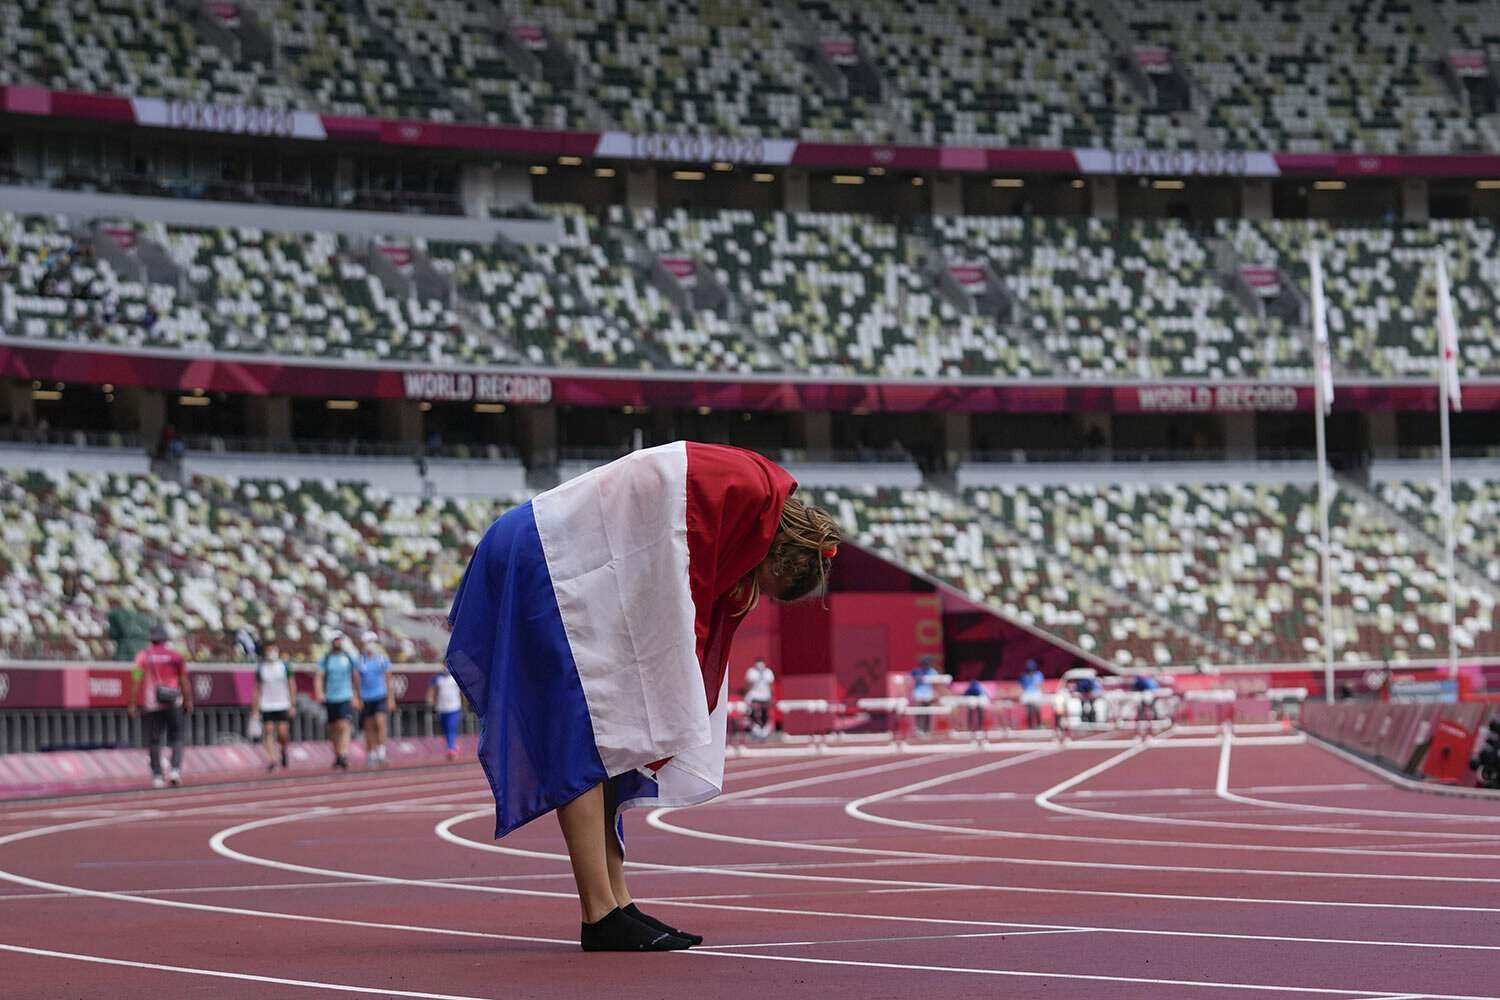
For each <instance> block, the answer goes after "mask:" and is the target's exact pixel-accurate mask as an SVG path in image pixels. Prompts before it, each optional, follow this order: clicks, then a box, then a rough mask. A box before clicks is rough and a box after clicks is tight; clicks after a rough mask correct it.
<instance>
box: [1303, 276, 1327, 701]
mask: <svg viewBox="0 0 1500 1000" xmlns="http://www.w3.org/2000/svg"><path fill="white" fill-rule="evenodd" d="M1308 265H1309V267H1310V268H1311V270H1312V292H1313V317H1312V321H1313V369H1314V370H1313V401H1314V409H1315V410H1316V413H1317V418H1318V424H1317V426H1318V532H1319V537H1320V538H1321V540H1322V548H1323V552H1322V555H1323V700H1324V701H1328V702H1332V701H1333V551H1332V549H1331V548H1330V546H1329V544H1328V434H1327V430H1326V429H1325V427H1324V426H1323V425H1324V421H1325V420H1326V418H1327V415H1328V410H1329V409H1330V407H1331V406H1332V404H1333V399H1332V396H1333V393H1332V392H1331V390H1332V388H1333V359H1332V358H1331V357H1330V356H1329V350H1328V325H1327V319H1326V317H1325V315H1324V305H1323V262H1322V260H1321V259H1320V258H1319V256H1318V251H1317V249H1316V248H1315V247H1314V248H1310V249H1309V250H1308Z"/></svg>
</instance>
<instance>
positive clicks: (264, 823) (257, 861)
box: [0, 757, 932, 899]
mask: <svg viewBox="0 0 1500 1000" xmlns="http://www.w3.org/2000/svg"><path fill="white" fill-rule="evenodd" d="M931 761H932V758H928V757H918V758H913V759H911V760H906V761H901V762H898V763H895V764H891V763H881V764H875V765H872V766H870V767H865V768H859V769H856V770H854V771H844V772H841V773H840V772H835V773H832V774H817V775H812V776H810V777H804V778H796V779H793V780H791V781H782V782H777V783H775V784H771V785H762V786H759V787H756V788H748V789H745V790H743V791H741V792H736V793H731V794H730V795H726V796H723V798H726V799H728V798H733V797H736V796H738V797H742V798H749V797H752V796H757V795H764V794H766V793H768V792H773V791H784V790H787V789H791V788H801V787H804V786H806V785H811V784H817V783H820V782H828V781H845V780H848V779H849V778H853V777H858V776H861V775H865V774H871V773H882V774H884V773H888V772H890V771H894V770H900V769H903V768H906V767H915V766H917V765H920V764H927V763H931ZM361 811H364V807H363V806H351V807H348V808H345V809H336V810H335V809H316V810H310V811H308V812H305V813H298V814H293V815H290V816H269V817H264V818H262V819H257V820H251V821H249V822H246V823H240V824H238V825H236V826H231V827H228V828H226V829H223V830H220V831H218V832H217V833H215V834H214V835H213V836H211V837H210V838H209V841H208V846H209V849H210V850H212V851H213V852H214V853H215V854H218V855H221V856H222V857H226V858H230V859H232V860H234V861H240V862H243V863H245V864H250V865H259V866H261V867H265V868H274V869H277V870H280V871H289V872H299V873H301V874H304V875H326V876H329V877H331V878H344V879H351V880H357V881H364V882H379V883H383V884H387V885H421V886H436V887H439V888H449V889H460V890H470V891H475V892H499V893H504V894H507V895H519V896H537V897H543V898H549V899H574V898H576V893H571V892H546V891H543V890H540V889H515V888H506V887H491V886H477V885H473V886H471V885H449V884H445V883H441V882H437V881H435V880H432V879H408V878H399V877H396V876H385V875H375V874H365V873H359V872H353V871H348V870H345V869H336V868H320V867H317V866H314V865H299V864H294V863H292V862H289V861H279V860H276V859H274V858H264V857H260V856H258V855H253V854H247V853H245V852H243V851H238V850H236V849H234V848H232V847H230V846H229V840H230V839H231V838H233V837H236V836H238V835H239V834H241V833H247V832H249V831H250V830H258V829H264V828H265V827H269V826H279V825H281V824H283V823H290V822H294V821H297V820H300V819H307V818H316V817H319V816H329V815H334V814H344V813H349V812H361ZM488 813H489V809H488V808H486V809H477V810H473V811H472V812H468V813H464V814H463V817H464V819H466V820H467V819H475V818H478V817H480V816H484V815H487V814H488ZM439 826H440V827H441V826H442V824H439ZM439 836H442V834H441V833H439ZM446 839H453V840H454V841H455V842H459V841H458V838H446ZM0 843H3V840H0ZM462 843H463V844H464V845H465V846H468V844H469V843H470V842H462ZM497 849H498V850H500V851H501V852H502V853H507V852H514V853H516V854H517V855H518V856H535V857H540V858H544V859H548V860H556V859H558V858H561V860H563V861H567V855H555V854H540V853H535V852H526V851H521V850H520V849H518V848H504V849H500V848H497ZM627 863H628V862H627ZM663 867H666V868H672V867H673V866H663ZM747 874H748V873H747Z"/></svg>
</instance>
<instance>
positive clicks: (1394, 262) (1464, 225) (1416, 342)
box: [1217, 219, 1500, 377]
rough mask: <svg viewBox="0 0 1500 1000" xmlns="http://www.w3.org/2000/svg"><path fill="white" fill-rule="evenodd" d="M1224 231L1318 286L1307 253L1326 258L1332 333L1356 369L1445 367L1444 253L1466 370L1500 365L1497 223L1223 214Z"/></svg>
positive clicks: (1393, 372) (1407, 372)
mask: <svg viewBox="0 0 1500 1000" xmlns="http://www.w3.org/2000/svg"><path fill="white" fill-rule="evenodd" d="M1217 225H1218V231H1219V234H1220V235H1221V236H1223V237H1224V238H1225V239H1227V240H1228V241H1230V242H1231V243H1233V244H1234V245H1235V246H1236V248H1237V249H1238V250H1239V252H1240V255H1241V256H1242V257H1243V258H1244V259H1246V260H1247V261H1251V262H1253V263H1256V264H1272V265H1276V266H1279V267H1280V268H1281V269H1282V270H1283V271H1284V272H1285V273H1287V274H1288V275H1290V276H1291V278H1292V280H1293V281H1294V282H1295V283H1297V284H1298V285H1299V286H1300V287H1302V288H1303V289H1307V288H1308V287H1309V286H1310V281H1311V278H1310V274H1309V270H1308V264H1307V251H1308V247H1309V245H1310V244H1311V243H1312V242H1314V241H1315V242H1316V243H1317V244H1318V246H1319V247H1320V248H1321V253H1322V256H1323V273H1324V291H1325V294H1326V296H1327V300H1328V335H1329V338H1330V340H1331V342H1332V343H1333V346H1334V355H1335V357H1336V358H1337V360H1338V361H1340V362H1342V363H1343V364H1344V365H1345V366H1347V367H1348V368H1349V369H1351V370H1353V371H1358V372H1365V373H1368V374H1371V375H1383V376H1419V377H1430V376H1432V375H1433V374H1434V373H1435V371H1436V365H1437V350H1438V347H1437V333H1436V322H1437V292H1436V270H1435V268H1436V264H1435V260H1436V257H1437V254H1438V253H1439V252H1442V253H1443V254H1444V255H1445V257H1446V259H1447V262H1448V273H1449V277H1450V280H1451V282H1452V287H1453V308H1454V313H1455V318H1456V320H1457V323H1458V328H1459V355H1460V366H1459V367H1460V373H1461V374H1463V375H1465V376H1472V375H1482V374H1492V373H1494V372H1496V371H1497V370H1500V355H1497V348H1496V346H1495V345H1496V342H1497V341H1496V330H1497V327H1500V316H1497V313H1496V298H1495V291H1494V290H1495V289H1496V288H1497V287H1500V261H1497V259H1496V255H1497V249H1500V242H1497V232H1500V231H1497V229H1496V227H1495V226H1494V224H1493V223H1490V222H1488V221H1486V220H1482V219H1463V220H1452V219H1439V220H1434V221H1432V222H1428V223H1421V224H1390V225H1335V224H1331V223H1327V222H1319V221H1303V220H1274V221H1266V222H1250V221H1245V220H1238V221H1229V220H1221V221H1220V222H1219V223H1218V224H1217Z"/></svg>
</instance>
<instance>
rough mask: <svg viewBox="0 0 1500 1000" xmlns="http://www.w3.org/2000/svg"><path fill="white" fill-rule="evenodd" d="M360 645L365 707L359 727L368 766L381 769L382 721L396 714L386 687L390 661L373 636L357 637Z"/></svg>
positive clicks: (360, 666) (389, 686)
mask: <svg viewBox="0 0 1500 1000" xmlns="http://www.w3.org/2000/svg"><path fill="white" fill-rule="evenodd" d="M360 643H361V644H362V645H363V646H364V655H363V656H362V657H360V661H359V698H360V701H362V702H364V704H365V707H364V709H363V710H362V711H361V712H360V713H359V724H360V726H361V727H362V728H363V729H364V731H365V748H366V751H367V755H366V759H367V760H368V761H369V763H370V766H371V767H384V766H385V733H386V717H387V715H388V714H389V713H391V712H394V711H395V710H396V696H395V694H393V693H392V691H391V684H390V678H391V658H390V657H389V656H387V655H385V650H383V649H381V648H380V637H379V636H378V635H376V634H375V633H374V632H366V633H365V634H364V635H362V636H360Z"/></svg>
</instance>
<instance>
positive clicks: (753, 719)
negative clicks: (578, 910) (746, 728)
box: [745, 659, 776, 740]
mask: <svg viewBox="0 0 1500 1000" xmlns="http://www.w3.org/2000/svg"><path fill="white" fill-rule="evenodd" d="M775 681H776V675H775V674H773V673H772V672H771V668H770V667H768V666H766V661H765V660H762V659H757V660H756V661H755V663H754V664H752V665H751V667H750V669H749V670H747V671H745V703H746V704H747V705H749V706H750V734H751V735H752V736H754V737H755V738H756V739H758V740H763V739H766V738H767V737H768V736H770V735H771V703H772V702H773V701H775V699H776V693H775V690H774V688H773V687H772V685H773V684H774V683H775Z"/></svg>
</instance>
